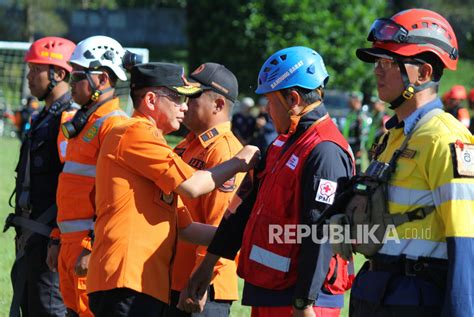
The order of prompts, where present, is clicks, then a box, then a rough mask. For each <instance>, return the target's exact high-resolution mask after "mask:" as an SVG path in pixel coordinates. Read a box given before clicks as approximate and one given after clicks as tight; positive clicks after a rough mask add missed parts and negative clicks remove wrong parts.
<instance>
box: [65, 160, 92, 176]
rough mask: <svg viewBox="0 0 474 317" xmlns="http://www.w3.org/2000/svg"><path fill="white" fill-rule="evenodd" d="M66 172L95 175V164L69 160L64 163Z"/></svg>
mask: <svg viewBox="0 0 474 317" xmlns="http://www.w3.org/2000/svg"><path fill="white" fill-rule="evenodd" d="M63 172H64V173H69V174H76V175H81V176H89V177H95V165H90V164H82V163H77V162H71V161H68V162H66V163H65V164H64V168H63Z"/></svg>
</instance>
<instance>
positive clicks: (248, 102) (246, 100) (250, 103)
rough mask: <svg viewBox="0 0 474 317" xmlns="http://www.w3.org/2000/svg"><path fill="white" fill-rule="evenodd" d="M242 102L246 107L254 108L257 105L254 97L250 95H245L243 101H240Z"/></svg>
mask: <svg viewBox="0 0 474 317" xmlns="http://www.w3.org/2000/svg"><path fill="white" fill-rule="evenodd" d="M240 104H241V105H242V106H243V107H244V108H252V107H253V106H255V101H253V99H252V98H250V97H244V98H242V101H241V102H240Z"/></svg>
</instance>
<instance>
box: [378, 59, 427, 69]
mask: <svg viewBox="0 0 474 317" xmlns="http://www.w3.org/2000/svg"><path fill="white" fill-rule="evenodd" d="M401 62H402V63H403V64H410V65H416V66H419V65H423V64H426V62H425V61H422V60H420V59H416V58H412V59H403V60H401ZM374 67H375V68H381V69H382V70H383V71H387V70H389V69H391V68H392V67H398V63H397V62H396V61H395V60H394V59H391V58H377V59H376V60H375V63H374Z"/></svg>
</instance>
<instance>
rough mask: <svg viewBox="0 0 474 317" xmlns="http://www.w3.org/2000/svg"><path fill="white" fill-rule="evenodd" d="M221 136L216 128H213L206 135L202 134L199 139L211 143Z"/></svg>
mask: <svg viewBox="0 0 474 317" xmlns="http://www.w3.org/2000/svg"><path fill="white" fill-rule="evenodd" d="M218 135H219V132H218V131H217V129H216V128H213V129H211V130H209V131H207V132H205V133H204V134H201V135H200V136H199V137H200V138H201V140H202V141H203V142H207V141H209V140H210V139H212V138H214V137H216V136H218Z"/></svg>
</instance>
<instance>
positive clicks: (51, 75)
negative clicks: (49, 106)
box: [38, 65, 59, 101]
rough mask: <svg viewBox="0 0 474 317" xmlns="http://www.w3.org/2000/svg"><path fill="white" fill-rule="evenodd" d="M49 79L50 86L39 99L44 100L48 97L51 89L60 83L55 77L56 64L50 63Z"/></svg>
mask: <svg viewBox="0 0 474 317" xmlns="http://www.w3.org/2000/svg"><path fill="white" fill-rule="evenodd" d="M48 79H49V84H48V87H47V88H46V91H45V93H44V94H43V95H42V96H41V97H38V100H39V101H43V100H45V99H46V98H48V96H49V94H50V93H51V91H53V89H54V87H56V86H57V84H58V83H59V82H58V81H57V80H56V79H54V66H53V65H49V70H48Z"/></svg>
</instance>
